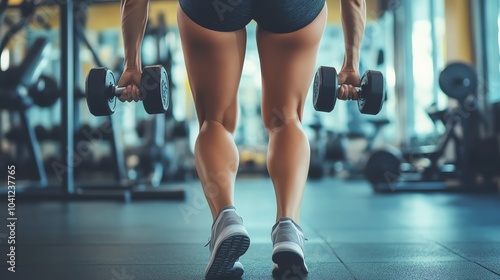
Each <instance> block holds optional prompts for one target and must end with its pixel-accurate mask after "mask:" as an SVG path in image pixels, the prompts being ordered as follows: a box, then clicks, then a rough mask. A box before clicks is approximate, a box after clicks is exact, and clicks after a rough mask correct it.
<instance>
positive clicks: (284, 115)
mask: <svg viewBox="0 0 500 280" xmlns="http://www.w3.org/2000/svg"><path fill="white" fill-rule="evenodd" d="M262 116H263V121H264V126H265V128H266V131H267V133H268V134H273V133H277V132H281V131H283V130H284V129H285V128H287V127H299V128H300V127H301V122H302V115H301V114H300V113H299V112H298V111H297V110H295V109H287V107H284V108H283V109H282V110H279V109H276V108H273V109H271V110H270V111H269V112H263V114H262Z"/></svg>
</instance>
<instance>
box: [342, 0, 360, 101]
mask: <svg viewBox="0 0 500 280" xmlns="http://www.w3.org/2000/svg"><path fill="white" fill-rule="evenodd" d="M340 9H341V17H342V28H343V30H344V43H345V54H344V64H343V65H342V69H341V70H340V72H339V75H338V82H339V84H340V85H342V86H341V88H340V91H339V94H338V96H337V97H338V98H339V99H341V100H348V99H358V93H357V92H356V90H355V89H354V86H359V85H360V83H361V79H360V75H359V59H360V58H359V57H360V51H361V41H362V40H363V34H364V32H365V23H366V3H365V0H341V1H340Z"/></svg>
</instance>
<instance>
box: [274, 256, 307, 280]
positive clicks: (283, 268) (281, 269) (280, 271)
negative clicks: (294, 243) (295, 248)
mask: <svg viewBox="0 0 500 280" xmlns="http://www.w3.org/2000/svg"><path fill="white" fill-rule="evenodd" d="M273 262H274V263H275V264H277V265H278V267H277V268H275V269H273V276H275V277H276V276H281V275H283V276H287V277H288V276H296V277H298V279H304V278H305V277H306V276H307V273H308V269H307V267H306V265H305V262H304V258H303V257H302V256H301V255H299V254H297V253H296V252H291V251H281V252H276V253H274V254H273ZM285 274H286V275H285ZM287 279H288V278H287ZM293 279H296V278H293Z"/></svg>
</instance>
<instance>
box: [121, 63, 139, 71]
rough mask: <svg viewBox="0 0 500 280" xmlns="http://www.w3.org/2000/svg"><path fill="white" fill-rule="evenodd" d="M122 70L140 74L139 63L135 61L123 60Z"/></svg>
mask: <svg viewBox="0 0 500 280" xmlns="http://www.w3.org/2000/svg"><path fill="white" fill-rule="evenodd" d="M123 68H124V71H138V72H140V71H141V68H142V67H141V61H140V60H139V61H137V60H132V61H128V60H125V62H124V64H123Z"/></svg>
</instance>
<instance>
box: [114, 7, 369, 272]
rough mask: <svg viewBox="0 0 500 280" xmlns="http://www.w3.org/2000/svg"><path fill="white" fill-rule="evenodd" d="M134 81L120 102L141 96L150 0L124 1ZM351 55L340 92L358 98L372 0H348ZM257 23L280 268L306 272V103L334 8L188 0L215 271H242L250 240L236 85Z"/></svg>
mask: <svg viewBox="0 0 500 280" xmlns="http://www.w3.org/2000/svg"><path fill="white" fill-rule="evenodd" d="M121 12H122V32H123V40H124V47H125V71H124V73H123V75H122V77H121V79H120V81H119V83H118V84H119V85H120V86H127V89H126V90H125V91H124V93H123V95H122V96H121V97H120V100H121V101H129V102H130V101H138V100H140V96H141V95H140V92H139V84H140V76H141V58H140V46H141V43H142V39H143V36H144V29H145V25H146V20H147V13H148V0H122V5H121ZM341 14H342V25H343V29H344V40H345V46H346V47H345V57H344V63H343V66H342V69H341V71H340V72H339V83H340V84H342V88H341V90H340V93H339V99H343V100H346V99H357V93H356V91H355V90H354V88H353V87H354V86H358V85H359V83H360V77H359V72H358V68H359V55H360V54H359V52H360V46H361V41H362V38H363V32H364V28H365V17H366V4H365V1H364V0H341ZM252 19H254V20H255V21H256V22H257V25H258V27H257V45H258V50H259V57H260V63H261V70H262V88H263V90H262V95H263V97H262V119H263V121H264V125H265V127H266V131H267V133H268V135H269V147H268V156H267V167H268V171H269V174H270V176H271V179H272V182H273V185H274V189H275V193H276V203H277V214H276V224H275V225H274V226H273V227H272V233H271V237H272V241H273V254H272V259H273V261H274V263H275V266H274V269H273V274H275V275H276V274H280V273H283V272H284V271H287V270H289V269H291V268H294V269H296V268H299V269H300V270H301V272H302V273H307V272H308V269H307V266H306V263H305V260H304V259H305V257H304V250H303V243H304V239H305V238H304V234H303V232H302V229H301V228H300V226H299V225H298V223H299V212H300V205H301V202H302V196H303V193H304V188H305V185H306V179H307V173H308V166H309V158H310V151H309V143H308V140H307V138H306V135H305V134H304V131H303V130H302V112H303V108H304V100H305V99H306V95H307V92H308V89H309V87H310V84H311V81H312V78H313V75H314V71H315V65H316V56H317V53H318V47H319V43H320V40H321V36H322V34H323V31H324V28H325V25H326V20H327V10H326V3H325V0H310V1H301V0H210V1H207V0H180V1H179V8H178V19H177V20H178V25H179V31H180V36H181V41H182V47H183V52H184V56H185V61H186V68H187V73H188V77H189V82H190V85H191V90H192V92H193V98H194V102H195V106H196V112H197V116H198V120H199V124H200V132H199V135H198V138H197V141H196V145H195V160H196V169H197V172H198V175H199V178H200V181H201V185H202V187H203V190H204V192H205V196H206V199H207V202H208V205H209V206H210V210H211V212H212V216H213V219H214V222H213V225H212V235H211V239H210V242H209V245H210V247H209V249H210V259H209V263H208V265H207V268H206V270H205V276H206V278H218V277H227V276H235V277H238V276H241V275H242V274H243V266H242V264H241V263H240V262H239V257H240V256H241V255H243V254H244V253H245V252H246V250H247V249H248V247H249V244H250V238H249V236H248V232H247V231H246V229H245V227H244V226H243V221H242V219H241V217H240V216H238V215H237V214H236V210H235V208H234V200H233V193H234V183H235V177H236V171H237V169H238V162H239V159H238V150H237V148H236V145H235V143H234V141H233V135H234V132H235V129H236V124H237V120H236V118H237V115H238V114H237V110H238V98H237V90H238V86H239V82H240V78H241V72H242V68H243V61H244V57H245V47H246V38H247V35H246V29H245V26H246V25H247V24H248V23H249V22H250V21H251V20H252Z"/></svg>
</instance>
